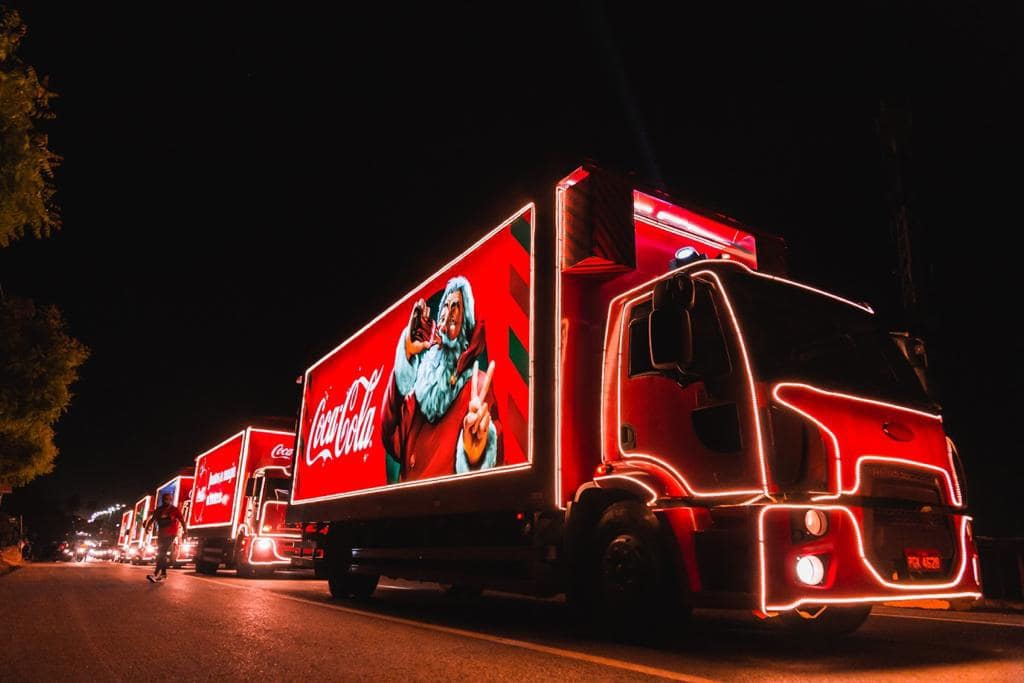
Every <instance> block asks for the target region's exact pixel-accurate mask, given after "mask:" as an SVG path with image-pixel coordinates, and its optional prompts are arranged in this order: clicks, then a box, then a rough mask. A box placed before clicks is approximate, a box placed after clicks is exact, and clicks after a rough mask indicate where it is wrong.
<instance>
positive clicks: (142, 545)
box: [126, 494, 156, 564]
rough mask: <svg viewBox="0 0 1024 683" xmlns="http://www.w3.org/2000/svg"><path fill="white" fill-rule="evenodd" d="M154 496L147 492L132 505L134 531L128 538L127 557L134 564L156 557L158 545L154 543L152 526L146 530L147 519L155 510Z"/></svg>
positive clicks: (149, 560)
mask: <svg viewBox="0 0 1024 683" xmlns="http://www.w3.org/2000/svg"><path fill="white" fill-rule="evenodd" d="M153 507H154V506H153V496H152V494H146V495H145V496H143V497H142V498H139V499H138V500H137V501H136V502H135V505H134V506H133V507H132V527H131V529H132V531H131V534H130V536H129V538H128V553H127V556H126V559H127V560H128V561H129V562H131V563H132V564H142V563H143V562H151V561H153V560H154V558H155V557H156V547H155V545H154V543H153V530H152V528H151V529H150V530H149V531H148V532H147V531H146V520H147V519H149V514H150V513H151V512H152V511H153Z"/></svg>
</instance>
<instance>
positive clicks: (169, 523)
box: [146, 493, 185, 583]
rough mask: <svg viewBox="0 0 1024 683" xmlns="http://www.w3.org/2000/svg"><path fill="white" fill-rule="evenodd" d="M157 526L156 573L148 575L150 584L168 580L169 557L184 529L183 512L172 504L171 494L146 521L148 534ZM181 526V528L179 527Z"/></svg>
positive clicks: (165, 497) (165, 495)
mask: <svg viewBox="0 0 1024 683" xmlns="http://www.w3.org/2000/svg"><path fill="white" fill-rule="evenodd" d="M153 524H156V529H157V532H156V533H157V538H156V571H155V572H154V573H152V574H146V579H148V580H149V582H150V583H159V582H161V581H164V580H166V579H167V565H168V564H169V563H170V562H169V560H168V558H167V555H168V553H169V552H170V550H171V546H172V545H174V539H175V538H177V537H178V529H179V528H181V527H184V525H185V520H184V519H183V518H182V516H181V511H180V510H178V508H176V507H174V504H173V503H171V494H169V493H165V494H164V495H163V498H162V500H161V505H160V507H158V508H157V509H156V510H153V514H151V515H150V516H149V519H147V520H146V533H149V528H150V526H152V525H153ZM179 525H181V527H179Z"/></svg>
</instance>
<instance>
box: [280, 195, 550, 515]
mask: <svg viewBox="0 0 1024 683" xmlns="http://www.w3.org/2000/svg"><path fill="white" fill-rule="evenodd" d="M526 212H529V214H530V313H529V316H528V317H529V320H530V352H529V383H528V384H529V392H530V398H529V404H530V405H529V409H528V412H529V416H528V417H527V420H528V422H529V425H528V427H527V442H528V443H527V449H526V460H527V461H526V462H525V463H521V464H517V465H502V466H501V467H495V468H493V469H489V470H482V471H480V472H473V473H467V474H453V475H447V476H444V477H434V478H431V479H425V480H422V481H411V482H400V483H396V484H384V485H382V486H375V487H373V488H368V489H360V490H358V491H347V492H345V493H332V494H327V495H323V496H315V497H312V498H303V499H301V500H296V499H295V492H296V491H297V490H298V488H299V485H298V483H299V472H300V471H301V469H302V468H301V467H299V466H298V463H299V451H300V448H299V446H300V445H301V442H302V438H301V434H302V430H303V425H304V424H305V416H306V387H307V386H309V375H310V373H311V372H313V370H315V369H316V368H317V367H319V366H320V365H321V364H322V363H324V362H326V361H327V360H329V359H330V358H331V357H332V356H334V354H336V353H337V352H338V351H341V349H343V348H345V347H346V346H348V344H349V343H351V342H352V341H354V340H355V339H357V338H358V337H359V336H360V335H361V334H362V333H363V332H365V331H366V330H368V329H370V328H371V327H372V326H373V325H374V324H376V323H377V322H378V321H380V320H381V319H383V318H384V316H386V315H388V314H389V313H391V311H393V310H395V309H396V308H398V307H399V306H401V305H402V304H403V303H405V302H406V301H408V300H409V299H410V298H411V297H412V295H413V293H415V292H417V291H419V290H420V289H421V288H423V287H425V286H426V285H427V283H429V282H430V281H432V280H433V279H435V278H436V277H438V276H439V275H441V274H442V273H443V272H445V271H446V270H448V269H449V268H452V267H453V266H455V265H456V264H457V263H458V262H460V261H461V260H462V259H464V258H466V257H467V256H469V255H470V254H471V253H472V252H474V251H476V250H477V249H478V248H479V247H480V246H481V245H482V244H483V243H484V242H486V241H487V240H489V239H491V238H492V237H494V236H495V235H497V234H498V233H499V232H501V231H502V230H504V229H505V228H507V227H508V226H510V225H511V224H512V223H513V222H515V221H516V220H517V219H518V218H520V217H522V215H523V214H524V213H526ZM536 228H537V207H536V205H535V204H534V203H533V202H530V203H528V204H525V205H524V206H523V207H521V208H520V209H519V210H518V211H516V212H515V213H513V214H512V215H511V216H509V217H508V218H506V219H505V220H504V221H503V222H502V223H501V224H500V225H498V227H496V228H494V229H493V230H491V231H490V232H488V233H487V234H486V235H484V236H483V237H481V238H480V239H479V240H477V241H476V242H474V243H473V245H472V246H470V247H469V248H468V249H466V250H465V251H463V252H462V253H461V254H459V255H458V256H456V257H455V258H453V259H452V260H451V261H449V262H448V263H446V264H445V265H444V266H442V267H441V268H440V269H439V270H438V271H437V272H435V273H434V274H433V275H431V276H430V277H428V278H427V279H425V280H423V282H421V283H420V284H419V285H417V286H416V287H414V288H412V289H411V290H409V293H408V294H406V295H405V296H404V297H402V298H401V299H399V300H398V301H396V302H395V303H393V304H391V306H389V307H388V308H387V309H385V310H384V312H383V313H381V314H380V315H378V316H377V317H376V318H374V319H373V320H371V321H370V322H368V323H367V324H366V325H364V326H363V327H361V328H360V329H359V331H357V332H356V333H355V334H352V335H350V336H349V337H348V338H347V339H346V340H345V341H343V342H342V343H341V344H339V345H338V346H336V347H334V349H332V350H331V351H329V352H328V353H327V354H326V355H324V357H323V358H321V359H320V360H318V361H317V362H316V363H314V364H313V365H311V366H310V367H309V368H308V369H307V370H306V373H305V375H304V378H303V384H302V392H303V396H302V402H301V404H300V405H299V422H298V430H297V431H296V432H295V463H296V466H295V474H294V477H293V479H292V491H291V494H290V496H289V501H290V503H291V504H292V505H306V504H309V503H320V502H325V501H329V500H339V499H342V498H351V497H353V496H358V495H363V494H372V493H379V492H381V491H390V490H392V489H396V488H414V487H416V486H426V485H430V484H434V483H436V482H439V481H448V480H453V479H459V480H461V479H470V478H472V477H474V476H487V475H498V474H506V473H509V472H516V471H519V470H523V469H529V468H530V467H532V466H533V441H534V439H533V429H534V424H533V421H534V413H533V403H534V401H533V391H534V385H535V381H534V375H533V369H534V349H535V345H534V344H535V339H534V318H535V317H536V307H535V306H534V296H535V294H534V292H535V290H536V285H535V283H534V261H535V258H536V252H537V242H536ZM556 263H557V259H556ZM556 279H557V278H556ZM556 375H557V373H556Z"/></svg>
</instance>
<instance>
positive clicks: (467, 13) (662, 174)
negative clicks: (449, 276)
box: [0, 2, 1024, 535]
mask: <svg viewBox="0 0 1024 683" xmlns="http://www.w3.org/2000/svg"><path fill="white" fill-rule="evenodd" d="M666 4H668V3H666ZM673 4H674V3H673ZM19 5H21V6H19ZM444 5H445V3H426V4H424V5H421V6H420V7H419V8H417V9H412V8H406V7H401V6H393V7H391V6H388V7H384V6H382V7H381V9H380V10H377V11H370V10H366V9H360V10H356V9H352V8H351V7H352V6H351V5H350V4H342V5H340V7H343V8H345V9H344V11H339V12H336V13H329V14H321V13H320V12H319V10H318V11H314V9H313V7H312V6H306V7H305V8H302V9H298V8H292V7H290V6H286V5H282V4H275V5H272V6H270V7H268V8H259V9H257V8H255V7H253V6H250V5H248V4H242V3H239V4H238V5H235V6H232V7H229V6H223V7H217V8H211V7H208V6H206V5H195V6H191V7H186V6H183V5H181V4H178V3H176V4H174V5H170V4H168V5H164V6H163V7H162V8H160V9H154V8H150V7H148V6H147V7H135V6H131V5H124V6H120V7H113V6H110V5H105V4H103V3H100V4H96V3H89V4H84V5H80V4H77V3H76V4H74V6H72V5H66V4H64V3H59V4H58V3H53V4H52V5H50V6H49V7H48V6H47V4H46V3H38V2H32V3H14V6H15V7H17V8H18V9H19V10H20V11H21V12H22V15H23V18H24V20H25V22H26V23H27V25H28V27H29V35H28V37H27V39H26V41H25V42H24V43H23V47H22V50H21V55H22V57H23V58H24V59H25V61H27V62H28V63H30V64H33V65H35V66H36V68H37V69H38V70H39V72H40V73H41V74H46V75H48V76H49V78H50V85H51V87H52V89H53V90H55V91H56V92H57V93H58V94H59V96H60V97H59V99H57V100H55V102H54V109H55V112H56V114H57V118H56V120H54V121H52V122H48V123H47V124H46V126H47V130H48V131H49V132H50V139H51V147H52V148H53V149H54V150H55V151H56V152H57V153H59V154H61V155H62V156H63V157H64V159H65V161H64V163H63V165H62V167H61V168H60V170H59V171H58V176H57V186H58V201H59V204H60V205H61V207H62V213H63V220H64V228H63V230H62V231H61V232H60V233H59V234H58V235H56V236H55V237H52V238H50V239H48V240H41V241H36V240H23V241H21V242H19V243H16V244H15V245H14V246H12V247H10V248H8V249H5V250H2V251H0V284H2V286H3V287H4V289H5V291H10V292H15V293H18V294H22V295H25V296H31V297H33V298H35V299H36V300H37V301H40V302H48V303H55V304H57V305H59V306H60V307H61V309H62V310H63V312H64V314H65V317H66V319H67V320H68V322H69V326H70V330H71V332H72V333H73V334H74V335H75V336H77V337H78V338H80V339H81V340H82V341H83V342H85V343H86V344H87V345H88V346H89V347H90V348H91V349H92V358H91V359H90V360H89V361H88V362H87V364H86V365H85V366H84V367H83V368H82V379H81V380H80V381H79V383H78V384H77V385H76V386H75V387H74V390H75V393H76V398H75V399H74V401H73V403H72V405H71V408H70V411H69V412H68V413H67V415H66V416H65V417H64V418H63V419H62V420H61V421H60V423H59V424H58V426H57V433H58V436H57V443H58V446H59V447H60V449H61V455H60V456H59V458H58V461H57V469H56V471H55V472H54V474H52V475H49V476H47V477H44V478H42V479H39V480H37V481H36V482H34V483H33V484H31V485H29V486H28V487H26V488H24V489H21V490H19V491H17V492H16V493H15V494H14V495H12V496H8V497H5V499H4V507H5V509H9V510H12V511H18V510H24V511H25V512H26V513H27V514H28V516H29V519H31V514H32V511H33V510H38V509H39V508H41V507H45V506H52V505H58V504H60V503H61V502H62V501H65V500H66V499H67V498H68V497H69V496H72V495H76V494H77V495H78V496H80V499H81V501H82V503H83V507H84V505H85V504H87V503H89V502H95V503H97V504H98V505H100V506H106V505H109V504H111V503H116V502H124V503H128V504H130V503H131V502H133V501H134V500H135V499H137V498H138V497H139V496H140V495H141V493H142V492H143V491H144V490H151V489H152V488H153V487H154V486H155V485H156V484H158V483H159V482H160V481H162V480H163V479H164V478H167V477H169V476H170V473H171V472H172V471H173V470H175V469H177V468H178V467H180V466H182V465H187V464H189V463H190V462H191V459H192V458H193V457H194V455H195V454H196V453H197V452H199V451H200V450H203V449H205V448H206V447H209V446H210V445H213V444H214V443H216V442H217V441H219V440H220V439H221V438H223V437H224V436H226V435H228V434H230V433H231V432H232V431H234V430H237V429H238V428H239V427H240V426H242V425H244V424H245V423H246V422H248V421H249V420H250V419H251V418H252V417H253V416H263V415H282V416H292V415H294V413H295V412H296V408H297V401H298V397H299V392H298V387H297V386H296V385H295V378H296V377H297V376H298V375H300V374H301V373H302V372H303V371H304V370H305V368H306V367H308V366H309V365H310V364H311V363H312V362H314V361H315V360H316V359H318V358H319V357H320V356H321V355H323V353H325V352H326V351H328V350H329V349H331V348H333V346H334V345H336V344H337V343H338V342H339V341H341V340H342V339H343V338H344V337H345V336H347V335H348V334H350V333H351V332H352V331H354V330H355V329H357V328H358V327H360V326H361V325H362V324H363V323H364V322H366V321H367V320H369V319H370V318H371V317H373V316H374V315H375V314H376V313H377V312H378V311H379V310H380V309H382V308H383V307H385V306H387V305H388V304H389V303H390V302H391V301H392V300H394V299H395V298H396V297H398V296H399V295H401V294H402V293H403V292H404V291H405V290H407V289H408V288H409V287H411V286H413V285H415V284H416V283H418V282H420V280H422V279H423V277H425V276H426V275H429V274H430V273H432V272H434V270H435V269H436V268H437V267H438V266H439V265H441V264H442V263H443V262H444V261H446V260H447V259H448V258H449V257H450V256H452V255H454V254H455V253H457V251H458V250H461V248H463V247H464V246H466V245H468V244H469V243H470V242H471V241H472V240H473V239H475V238H476V237H478V236H479V235H480V234H482V232H484V231H485V230H486V229H487V228H489V227H491V226H492V225H494V224H496V223H497V222H498V221H500V220H501V219H502V218H504V217H505V215H506V214H507V213H509V208H510V207H512V206H514V205H516V203H517V202H518V201H519V200H520V199H522V197H521V196H520V194H519V190H518V189H516V188H521V187H523V186H524V183H526V182H527V181H529V182H534V181H538V180H552V181H553V180H555V179H556V178H557V177H558V176H559V175H560V174H564V173H566V172H568V171H570V170H572V168H574V167H575V165H576V164H577V163H578V162H579V161H581V160H582V159H583V158H584V157H590V158H594V159H596V160H598V161H601V162H603V163H605V164H607V165H610V166H613V167H616V168H621V169H633V170H636V171H637V172H638V173H639V174H641V175H643V176H646V177H648V178H650V179H652V181H653V182H654V184H660V185H661V186H663V187H664V188H665V189H668V190H669V191H671V192H673V193H674V194H675V195H676V196H677V197H679V198H680V199H683V200H687V201H690V202H692V203H694V204H696V205H697V206H702V207H706V208H708V209H710V210H715V211H719V212H722V213H725V214H728V215H730V216H732V217H734V218H736V219H738V220H740V221H742V222H744V223H746V224H748V225H751V226H753V227H755V228H758V229H761V230H764V231H767V232H771V233H775V234H779V235H781V236H782V237H783V238H784V239H785V240H786V242H787V243H788V246H789V260H790V270H791V273H792V274H793V276H794V277H796V278H798V279H801V280H804V281H807V282H810V283H813V284H817V285H820V286H824V287H826V288H829V289H832V290H834V291H836V292H839V293H842V294H845V295H848V296H850V297H852V298H855V299H861V300H868V301H871V302H872V303H873V304H874V305H875V307H876V309H877V310H878V311H879V312H880V315H881V316H882V317H883V319H885V320H886V321H889V322H890V324H891V326H892V327H893V328H898V327H904V328H905V327H906V326H907V325H908V324H910V323H911V322H912V321H911V320H909V319H908V318H907V317H906V316H905V315H904V314H903V312H902V310H901V307H900V285H899V278H898V276H897V274H896V272H897V271H896V268H897V262H896V247H895V243H894V241H893V238H892V230H891V228H890V223H889V221H890V205H889V203H888V200H887V196H888V193H889V191H890V190H891V187H892V184H891V182H890V180H889V175H888V171H887V157H886V151H885V147H884V145H883V142H882V138H881V137H880V135H879V133H878V121H879V116H880V112H881V111H882V109H883V107H885V108H887V110H889V111H890V112H897V113H902V114H907V115H908V116H909V121H910V125H909V127H908V128H907V129H906V130H905V131H904V132H903V133H902V135H901V137H900V144H901V145H902V147H901V156H900V164H901V165H900V170H901V173H902V182H903V184H904V189H905V191H906V195H907V202H908V206H909V210H910V215H911V220H912V222H913V233H912V239H913V248H914V257H915V259H916V261H915V262H916V265H917V272H916V275H917V282H918V285H919V287H920V289H921V291H922V296H923V297H924V302H925V303H924V306H923V308H922V310H921V316H920V323H919V324H918V325H917V331H918V332H920V333H921V334H922V335H923V336H924V337H925V340H926V341H927V342H928V344H929V352H930V359H931V362H932V370H933V378H934V380H935V382H936V384H937V386H938V392H939V398H940V401H941V403H942V404H943V406H944V409H945V414H946V423H947V429H948V431H949V433H950V434H951V436H952V437H953V438H954V439H955V440H956V441H957V443H958V445H959V446H960V451H961V453H962V455H963V457H964V460H965V462H966V468H967V474H968V478H969V492H970V500H971V505H972V507H973V508H974V512H975V514H976V517H977V528H978V531H979V533H982V534H1000V535H1004V534H1015V535H1021V534H1024V515H1022V514H1021V513H1020V509H1019V508H1018V507H1017V506H1016V504H1015V503H1016V493H1017V490H1018V487H1019V486H1020V485H1021V482H1022V481H1024V465H1022V460H1024V452H1022V449H1021V447H1020V445H1019V442H1018V438H1019V436H1018V435H1019V432H1018V429H1020V427H1021V420H1020V414H1021V399H1020V392H1021V389H1022V386H1021V385H1022V381H1021V380H1022V374H1024V344H1022V342H1021V337H1020V336H1019V334H1018V332H1017V331H1016V326H1017V319H1018V317H1019V315H1020V305H1019V304H1018V303H1016V299H1017V297H1018V296H1019V295H1020V292H1021V287H1020V286H1019V284H1018V282H1019V271H1020V267H1019V263H1020V259H1021V254H1022V247H1024V238H1022V230H1021V229H1022V227H1024V226H1022V221H1021V216H1020V208H1019V205H1018V203H1017V200H1018V198H1019V197H1020V196H1021V195H1020V189H1019V184H1020V182H1021V170H1020V159H1021V152H1022V151H1024V146H1022V145H1021V137H1022V135H1021V124H1020V122H1021V121H1022V120H1024V111H1022V106H1021V104H1020V102H1019V96H1020V93H1021V92H1022V89H1021V85H1022V83H1021V81H1022V79H1021V64H1024V60H1022V59H1021V57H1022V55H1021V54H1020V48H1019V44H1020V43H1019V29H1020V26H1021V25H1022V24H1021V17H1020V15H1019V14H1012V13H1011V11H1010V10H1008V9H994V8H985V7H983V6H975V5H973V4H970V6H968V5H967V4H961V5H953V4H951V5H949V6H948V7H939V6H936V5H933V4H931V3H927V4H926V3H922V4H919V5H917V6H910V5H904V4H902V3H895V4H892V5H891V6H889V7H886V8H872V9H861V10H858V11H857V12H855V13H851V14H848V15H845V16H839V15H835V14H833V13H831V12H830V13H822V14H820V15H816V16H815V15H811V14H808V13H807V12H806V11H805V12H801V13H799V14H791V15H787V14H784V13H782V12H781V11H780V10H777V9H775V6H774V5H772V6H771V9H764V10H759V11H758V13H756V14H750V13H748V12H747V11H741V10H740V9H738V8H732V9H729V10H721V11H717V12H711V11H709V10H706V9H701V10H697V9H685V8H683V9H676V10H674V11H673V12H671V13H666V12H665V11H664V8H663V7H660V6H657V5H652V6H649V7H647V8H646V9H645V8H642V6H641V5H640V4H638V3H617V4H616V6H615V9H611V8H606V9H601V6H600V5H599V4H597V3H582V2H569V3H562V4H559V5H558V6H557V7H556V6H553V5H554V3H552V6H548V4H547V3H544V4H538V5H537V6H534V7H533V8H532V9H530V8H524V7H523V6H521V5H520V4H519V3H515V4H510V5H508V6H507V7H505V8H504V9H501V8H496V7H492V6H491V4H490V3H477V4H469V3H467V4H464V5H459V6H454V7H444Z"/></svg>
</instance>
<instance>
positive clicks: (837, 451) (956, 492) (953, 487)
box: [772, 382, 963, 507]
mask: <svg viewBox="0 0 1024 683" xmlns="http://www.w3.org/2000/svg"><path fill="white" fill-rule="evenodd" d="M788 387H796V388H799V389H806V390H808V391H811V392H813V393H817V394H820V395H825V396H832V397H838V398H842V399H846V400H851V401H857V402H860V403H867V404H870V405H876V406H881V407H883V408H889V409H891V410H899V411H903V412H907V413H912V414H914V415H918V416H920V417H925V418H928V419H931V420H936V421H938V422H940V423H941V422H942V416H941V415H936V414H934V413H926V412H923V411H920V410H914V409H913V408H907V407H905V406H900V405H896V404H894V403H886V402H884V401H876V400H874V399H870V398H864V397H862V396H854V395H852V394H843V393H840V392H836V391H826V390H825V389H819V388H818V387H815V386H812V385H810V384H802V383H799V382H779V383H778V384H776V385H775V386H774V387H773V388H772V398H773V399H774V400H775V401H777V402H778V403H780V404H781V405H783V406H785V407H786V408H788V409H790V410H792V411H793V412H795V413H798V414H799V415H801V416H803V417H804V418H806V419H807V420H810V421H811V422H813V423H814V424H815V425H816V426H817V427H818V428H819V429H821V430H822V431H823V432H825V433H826V434H827V435H828V437H829V439H830V440H831V441H832V449H833V451H834V456H835V482H836V493H831V494H826V495H821V496H814V497H813V498H811V500H812V501H820V500H835V499H837V498H839V497H841V496H843V495H848V494H855V493H856V492H857V491H858V490H859V489H860V484H861V481H860V471H861V463H862V462H863V461H864V460H872V461H875V462H892V463H897V464H900V465H906V466H909V467H920V468H924V469H929V470H935V471H937V472H939V473H941V474H942V476H943V477H945V478H946V486H947V488H948V493H949V500H950V502H951V503H952V505H953V507H963V496H962V492H961V489H960V482H959V481H958V480H957V476H956V469H951V470H949V471H947V470H944V469H943V468H941V467H938V466H937V465H929V464H927V463H923V462H917V461H915V460H907V459H905V458H897V457H895V456H885V455H860V456H858V457H857V460H856V462H854V465H853V468H854V476H855V479H854V485H853V488H851V489H844V488H843V468H842V449H841V447H840V445H839V439H838V437H836V435H835V432H833V431H832V430H831V429H829V428H828V427H827V426H826V425H825V423H823V422H822V421H821V420H819V419H818V418H816V417H814V416H813V415H811V414H810V413H808V412H807V411H805V410H802V409H801V408H798V407H796V406H795V405H793V404H792V403H790V402H788V401H786V400H785V399H784V398H782V397H781V396H780V395H779V390H780V389H784V388H788ZM946 440H947V456H948V457H949V459H950V460H949V461H950V466H951V467H952V465H953V459H952V458H953V456H952V452H951V451H950V450H949V445H948V442H949V437H947V438H946Z"/></svg>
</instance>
